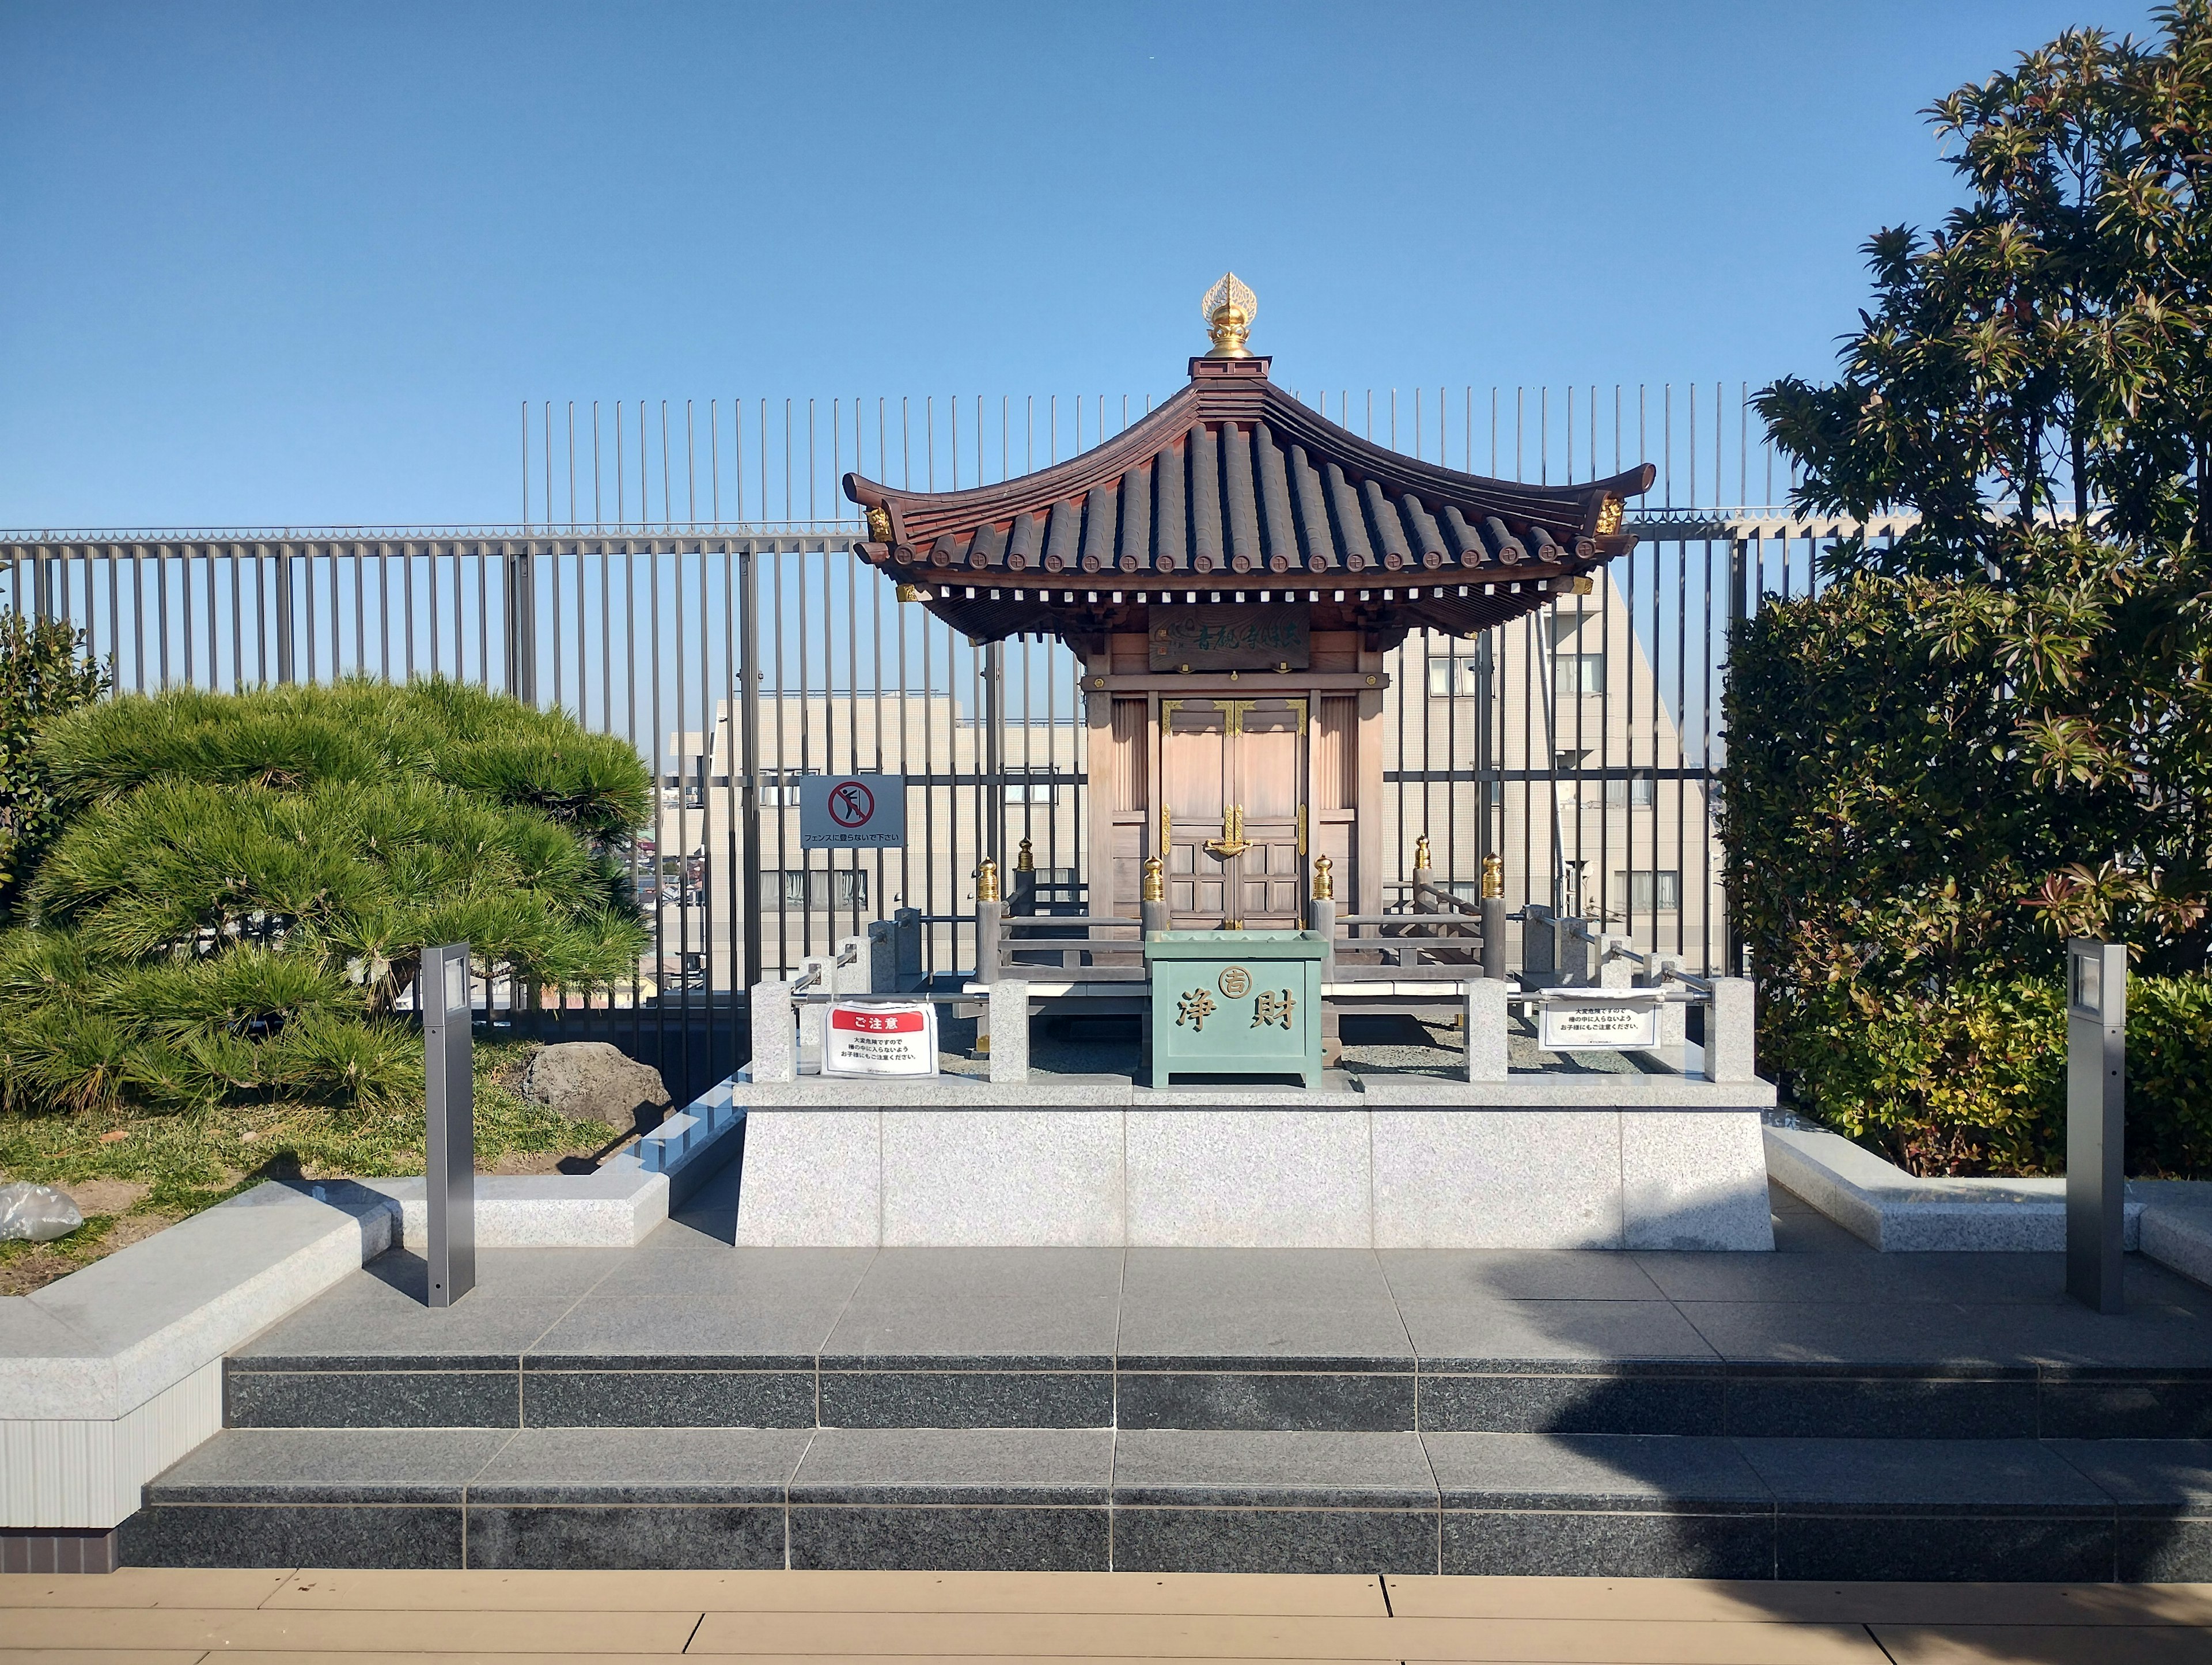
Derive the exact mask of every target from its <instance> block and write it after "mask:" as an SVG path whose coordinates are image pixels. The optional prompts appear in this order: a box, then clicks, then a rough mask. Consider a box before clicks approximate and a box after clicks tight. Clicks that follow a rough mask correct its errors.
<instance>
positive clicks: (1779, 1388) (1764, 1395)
mask: <svg viewBox="0 0 2212 1665" xmlns="http://www.w3.org/2000/svg"><path fill="white" fill-rule="evenodd" d="M1725 1427H1726V1430H1727V1431H1728V1432H1729V1433H1731V1434H1739V1435H1742V1436H1745V1437H1750V1438H1820V1437H1834V1438H1845V1439H2033V1438H2034V1437H2036V1435H2037V1433H2038V1431H2039V1409H2038V1390H2037V1385H2036V1383H2035V1382H2034V1381H2033V1379H2031V1378H2028V1377H2027V1376H2006V1377H1997V1378H1977V1377H1972V1376H1842V1375H1816V1374H1813V1373H1812V1372H1810V1371H1788V1372H1783V1371H1773V1372H1770V1373H1765V1374H1760V1375H1755V1376H1731V1377H1730V1378H1729V1383H1728V1409H1727V1412H1726V1420H1725Z"/></svg>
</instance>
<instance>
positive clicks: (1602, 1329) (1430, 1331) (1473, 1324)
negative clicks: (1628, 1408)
mask: <svg viewBox="0 0 2212 1665" xmlns="http://www.w3.org/2000/svg"><path fill="white" fill-rule="evenodd" d="M1399 1310H1400V1311H1401V1313H1402V1314H1403V1315H1404V1318H1405V1324H1406V1328H1407V1330H1408V1331H1409V1332H1410V1333H1411V1334H1412V1335H1413V1346H1414V1347H1415V1349H1416V1350H1417V1351H1418V1352H1419V1354H1420V1357H1421V1364H1422V1369H1423V1370H1429V1369H1431V1367H1441V1368H1444V1369H1449V1367H1450V1366H1451V1365H1453V1364H1468V1363H1481V1364H1503V1363H1513V1364H1521V1363H1532V1362H1556V1361H1561V1360H1572V1361H1589V1360H1601V1361H1613V1360H1624V1361H1626V1360H1635V1361H1649V1360H1662V1361H1666V1362H1668V1363H1684V1364H1708V1365H1711V1366H1713V1367H1714V1368H1715V1369H1717V1368H1718V1364H1719V1360H1718V1358H1717V1356H1716V1355H1715V1353H1714V1352H1713V1349H1712V1348H1711V1346H1708V1345H1707V1344H1706V1342H1705V1338H1704V1337H1702V1336H1700V1335H1699V1334H1698V1332H1697V1330H1696V1329H1695V1328H1692V1325H1691V1324H1690V1322H1689V1321H1688V1320H1687V1319H1686V1318H1684V1317H1683V1316H1682V1315H1681V1314H1680V1313H1679V1312H1677V1311H1676V1310H1674V1307H1673V1306H1672V1305H1670V1304H1669V1303H1667V1302H1665V1301H1597V1300H1581V1301H1552V1300H1518V1301H1504V1300H1497V1299H1474V1298H1469V1299H1466V1300H1458V1301H1429V1300H1412V1299H1407V1300H1401V1302H1400V1303H1399Z"/></svg>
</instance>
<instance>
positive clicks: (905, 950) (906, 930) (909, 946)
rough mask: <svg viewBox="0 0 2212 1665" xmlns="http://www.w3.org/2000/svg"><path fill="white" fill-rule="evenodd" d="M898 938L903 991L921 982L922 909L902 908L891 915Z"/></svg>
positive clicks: (899, 975)
mask: <svg viewBox="0 0 2212 1665" xmlns="http://www.w3.org/2000/svg"><path fill="white" fill-rule="evenodd" d="M891 929H892V930H893V931H894V932H896V933H897V936H898V984H897V987H899V989H900V990H901V991H904V990H907V989H909V988H913V987H915V986H916V985H917V984H919V983H920V982H921V908H900V909H898V911H897V912H896V913H894V914H893V915H891Z"/></svg>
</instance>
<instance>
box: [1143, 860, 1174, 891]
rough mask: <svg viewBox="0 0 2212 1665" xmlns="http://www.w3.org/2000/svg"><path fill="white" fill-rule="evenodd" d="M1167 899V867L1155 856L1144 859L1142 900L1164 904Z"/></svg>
mask: <svg viewBox="0 0 2212 1665" xmlns="http://www.w3.org/2000/svg"><path fill="white" fill-rule="evenodd" d="M1167 899H1168V880H1167V867H1166V865H1165V864H1164V862H1162V861H1161V860H1160V859H1159V857H1158V856H1156V855H1148V856H1146V858H1145V890H1144V900H1146V902H1165V901H1166V900H1167Z"/></svg>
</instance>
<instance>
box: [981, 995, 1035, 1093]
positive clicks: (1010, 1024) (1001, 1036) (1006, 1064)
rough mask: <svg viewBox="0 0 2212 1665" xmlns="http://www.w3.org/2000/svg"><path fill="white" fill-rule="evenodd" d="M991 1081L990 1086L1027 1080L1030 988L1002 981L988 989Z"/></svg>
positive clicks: (1028, 1077) (1028, 1076)
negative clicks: (989, 1001) (989, 999)
mask: <svg viewBox="0 0 2212 1665" xmlns="http://www.w3.org/2000/svg"><path fill="white" fill-rule="evenodd" d="M989 1023H990V1025H991V1081H992V1084H993V1085H1004V1084H1006V1083H1009V1082H1021V1081H1026V1080H1028V1079H1030V986H1029V982H1028V981H1027V980H1026V979H1024V978H1020V977H1006V978H1001V979H1000V981H997V982H994V983H993V984H992V985H991V1010H990V1015H989Z"/></svg>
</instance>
